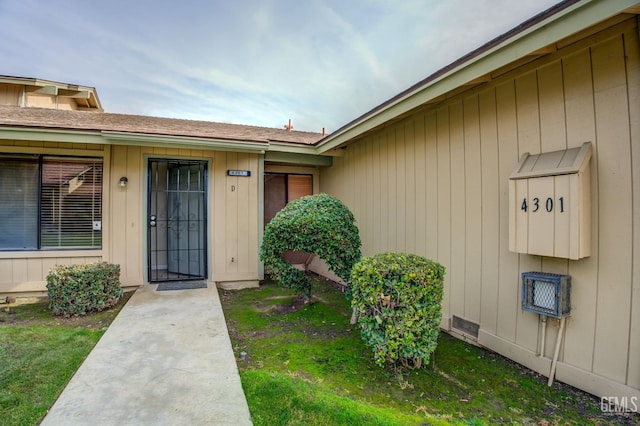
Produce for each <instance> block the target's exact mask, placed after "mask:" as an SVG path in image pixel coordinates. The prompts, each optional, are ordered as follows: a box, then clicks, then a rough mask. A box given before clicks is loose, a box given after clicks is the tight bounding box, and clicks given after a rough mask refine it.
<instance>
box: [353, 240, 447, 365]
mask: <svg viewBox="0 0 640 426" xmlns="http://www.w3.org/2000/svg"><path fill="white" fill-rule="evenodd" d="M444 274H445V268H444V267H443V266H442V265H440V264H439V263H436V262H433V261H431V260H429V259H425V258H424V257H421V256H417V255H413V254H403V253H382V254H377V255H374V256H371V257H365V258H363V259H362V260H361V261H360V262H359V263H357V264H356V265H355V266H354V267H353V270H352V271H351V294H352V300H351V307H352V309H353V311H354V314H355V315H357V317H358V325H359V326H360V329H361V334H362V338H363V340H364V341H365V343H366V344H367V345H369V346H371V347H372V348H373V353H374V359H375V362H376V363H377V364H378V365H380V366H383V365H384V364H385V363H388V364H392V365H393V366H402V367H413V368H420V367H421V366H422V364H423V363H424V364H425V365H426V364H427V363H428V362H429V357H430V355H431V353H432V352H433V351H434V350H435V349H436V346H437V339H438V334H439V329H440V320H441V318H442V307H441V303H442V293H443V281H444Z"/></svg>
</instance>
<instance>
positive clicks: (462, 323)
mask: <svg viewBox="0 0 640 426" xmlns="http://www.w3.org/2000/svg"><path fill="white" fill-rule="evenodd" d="M451 328H455V329H456V330H457V331H461V332H462V333H464V334H466V335H469V336H472V337H475V338H476V339H477V338H478V330H480V325H479V324H476V323H475V322H471V321H469V320H466V319H464V318H460V317H457V316H455V315H454V316H453V318H452V321H451Z"/></svg>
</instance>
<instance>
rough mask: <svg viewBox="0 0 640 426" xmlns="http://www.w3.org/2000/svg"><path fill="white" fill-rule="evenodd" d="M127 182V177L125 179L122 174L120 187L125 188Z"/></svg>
mask: <svg viewBox="0 0 640 426" xmlns="http://www.w3.org/2000/svg"><path fill="white" fill-rule="evenodd" d="M127 182H129V179H127V177H126V176H122V177H121V178H120V188H126V187H127Z"/></svg>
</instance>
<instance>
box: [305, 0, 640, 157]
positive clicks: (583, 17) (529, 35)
mask: <svg viewBox="0 0 640 426" xmlns="http://www.w3.org/2000/svg"><path fill="white" fill-rule="evenodd" d="M638 3H639V2H638V1H637V0H618V1H615V2H613V1H607V0H585V1H579V2H577V3H573V4H570V5H569V6H567V7H565V8H562V9H561V10H559V11H557V12H556V13H554V14H553V15H551V16H548V17H547V18H545V19H542V20H540V21H539V22H537V23H535V24H534V25H531V26H529V27H527V28H526V29H524V30H522V31H519V32H517V33H516V34H514V35H513V36H511V37H509V38H506V39H505V40H502V41H501V42H500V43H498V44H496V45H495V46H492V47H491V48H489V49H486V50H483V51H481V52H479V53H478V54H477V55H474V56H472V57H470V58H469V59H468V60H466V61H464V62H462V63H461V64H459V65H457V66H455V67H452V68H451V69H450V70H448V71H447V72H444V73H441V72H436V73H434V74H433V76H435V77H434V78H427V79H426V80H424V81H423V82H422V83H421V84H420V83H419V84H418V85H416V86H415V87H413V88H410V89H409V90H407V91H405V92H404V93H401V94H400V95H399V96H397V97H395V98H392V99H390V100H389V101H387V102H385V103H383V104H382V105H380V106H378V107H376V108H374V109H373V110H371V111H369V112H367V113H365V114H364V115H362V116H360V117H359V118H357V119H355V120H354V121H352V122H351V123H348V124H347V125H345V126H344V127H342V128H341V129H339V130H337V131H336V132H334V133H331V134H330V135H329V136H327V137H326V138H324V139H322V140H321V141H319V142H318V143H317V144H316V153H317V154H322V153H326V152H327V151H329V150H332V149H335V148H337V147H339V146H340V145H342V144H344V143H346V142H348V141H350V140H353V139H355V138H357V137H359V136H361V135H363V134H364V133H366V132H368V131H370V130H373V129H374V128H376V127H378V126H380V125H382V124H384V123H386V122H388V121H390V120H393V119H395V118H397V117H399V116H401V115H403V114H406V113H408V112H409V111H411V110H413V109H415V108H417V107H419V106H422V105H425V104H428V103H432V102H436V101H438V100H439V99H441V98H443V97H444V96H445V95H446V94H447V93H449V92H451V91H452V90H455V89H457V88H459V87H461V86H464V85H465V84H468V83H469V82H472V81H474V80H477V79H482V78H483V76H486V75H487V74H488V73H491V72H492V71H494V70H496V69H499V68H501V67H504V66H507V65H508V64H510V63H513V62H515V61H517V60H519V59H521V58H523V57H526V56H528V55H530V54H532V53H534V52H538V51H540V50H542V49H544V48H546V47H547V46H549V45H551V44H553V43H555V42H557V41H559V40H561V39H563V38H566V37H569V36H571V35H572V34H575V33H577V32H579V31H581V30H583V29H585V28H588V27H590V26H592V25H595V24H597V23H598V22H601V21H603V20H606V19H608V18H611V17H613V16H615V15H618V14H620V13H623V12H624V11H625V10H626V9H629V8H630V7H632V6H634V5H637V4H638ZM446 68H447V67H445V69H446Z"/></svg>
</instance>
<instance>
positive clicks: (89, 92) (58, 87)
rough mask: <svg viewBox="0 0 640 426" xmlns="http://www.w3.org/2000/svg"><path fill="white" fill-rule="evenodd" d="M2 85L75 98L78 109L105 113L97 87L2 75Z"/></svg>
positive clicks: (0, 79) (0, 78)
mask: <svg viewBox="0 0 640 426" xmlns="http://www.w3.org/2000/svg"><path fill="white" fill-rule="evenodd" d="M0 84H15V85H18V86H24V87H25V88H26V89H27V91H29V92H32V93H41V94H43V95H51V96H63V97H68V98H74V99H75V100H76V103H77V104H78V108H81V109H87V110H91V111H103V109H102V104H101V103H100V99H98V92H97V91H96V89H95V87H89V86H80V85H77V84H67V83H60V82H57V81H50V80H41V79H39V78H28V77H12V76H7V75H0Z"/></svg>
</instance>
